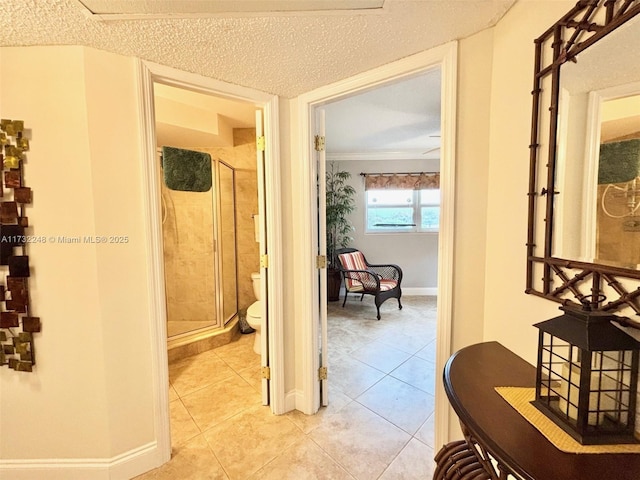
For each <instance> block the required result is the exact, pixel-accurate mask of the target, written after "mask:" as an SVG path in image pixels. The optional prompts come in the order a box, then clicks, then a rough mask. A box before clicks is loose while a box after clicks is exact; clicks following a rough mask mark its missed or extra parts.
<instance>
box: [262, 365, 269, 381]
mask: <svg viewBox="0 0 640 480" xmlns="http://www.w3.org/2000/svg"><path fill="white" fill-rule="evenodd" d="M261 371H262V378H266V379H267V380H271V367H262V369H261Z"/></svg>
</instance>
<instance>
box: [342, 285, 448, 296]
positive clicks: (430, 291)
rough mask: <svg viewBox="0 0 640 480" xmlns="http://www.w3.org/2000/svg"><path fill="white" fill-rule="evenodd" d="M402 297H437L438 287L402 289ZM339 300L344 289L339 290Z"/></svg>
mask: <svg viewBox="0 0 640 480" xmlns="http://www.w3.org/2000/svg"><path fill="white" fill-rule="evenodd" d="M354 295H355V294H354ZM402 295H406V296H407V297H416V296H430V297H435V296H437V295H438V287H408V288H407V287H402ZM340 298H342V299H344V287H341V288H340Z"/></svg>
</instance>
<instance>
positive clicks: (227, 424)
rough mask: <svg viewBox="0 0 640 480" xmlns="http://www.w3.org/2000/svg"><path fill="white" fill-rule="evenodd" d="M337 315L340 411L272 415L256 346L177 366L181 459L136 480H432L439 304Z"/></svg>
mask: <svg viewBox="0 0 640 480" xmlns="http://www.w3.org/2000/svg"><path fill="white" fill-rule="evenodd" d="M402 303H403V306H404V308H403V310H398V308H397V303H396V302H395V301H394V300H388V301H387V302H386V303H385V304H384V305H383V306H382V308H381V314H382V320H380V321H377V320H376V319H375V307H374V305H373V299H372V298H371V297H366V298H365V299H364V300H363V301H362V302H360V301H359V297H356V296H353V297H350V298H349V300H348V301H347V305H346V307H345V308H342V301H340V302H332V303H330V304H329V357H328V360H329V406H328V407H325V408H322V409H321V410H320V411H319V412H318V413H317V414H316V415H304V414H302V413H300V412H298V411H293V412H289V413H288V414H285V415H272V414H271V413H270V411H269V409H268V407H263V406H262V405H261V395H260V359H259V356H258V355H256V354H255V353H254V352H253V350H252V345H253V335H242V336H241V337H240V338H239V339H238V340H237V341H236V342H233V343H230V344H228V345H225V346H222V347H219V348H216V349H214V350H210V351H208V352H205V353H201V354H199V355H196V356H193V357H189V358H187V359H184V360H181V361H179V362H176V363H173V364H171V365H170V366H169V379H170V384H171V385H170V393H169V395H170V409H171V430H172V432H171V434H172V446H173V452H172V458H171V461H169V462H168V463H167V464H165V465H163V466H162V467H160V468H157V469H155V470H152V471H151V472H147V473H145V474H144V475H141V476H138V477H136V480H164V479H171V480H176V479H177V480H200V479H225V480H226V479H230V480H240V479H251V480H270V479H274V480H276V479H277V480H281V479H291V480H306V479H339V480H342V479H345V480H346V479H358V480H373V479H381V480H405V479H406V480H412V479H428V478H431V477H432V472H433V456H434V441H433V437H434V426H433V412H434V389H435V382H436V370H435V339H436V298H435V297H418V296H416V297H404V298H403V299H402Z"/></svg>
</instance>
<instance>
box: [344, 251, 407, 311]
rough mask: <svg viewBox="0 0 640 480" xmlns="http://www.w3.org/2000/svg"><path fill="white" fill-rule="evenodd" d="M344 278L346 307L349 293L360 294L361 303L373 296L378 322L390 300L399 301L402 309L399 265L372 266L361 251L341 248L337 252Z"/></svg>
mask: <svg viewBox="0 0 640 480" xmlns="http://www.w3.org/2000/svg"><path fill="white" fill-rule="evenodd" d="M336 254H337V256H338V263H339V267H340V272H341V273H342V278H344V284H345V294H344V302H342V306H343V307H344V306H345V304H346V303H347V296H348V295H349V293H357V294H360V295H361V296H360V301H362V299H363V298H364V296H365V295H373V297H374V299H375V304H376V309H377V311H378V316H377V318H378V320H380V305H382V304H383V303H384V302H385V301H386V300H388V299H390V298H397V299H398V308H400V309H402V303H401V302H400V297H401V296H402V290H401V288H400V283H401V282H402V269H401V268H400V267H399V266H397V265H391V264H387V265H372V264H370V263H368V262H367V260H366V259H365V257H364V255H363V254H362V252H361V251H359V250H358V249H355V248H340V249H338V250H336Z"/></svg>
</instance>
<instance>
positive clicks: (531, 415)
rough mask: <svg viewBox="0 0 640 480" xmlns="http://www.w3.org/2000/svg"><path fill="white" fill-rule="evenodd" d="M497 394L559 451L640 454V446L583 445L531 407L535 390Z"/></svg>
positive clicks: (503, 390) (505, 390)
mask: <svg viewBox="0 0 640 480" xmlns="http://www.w3.org/2000/svg"><path fill="white" fill-rule="evenodd" d="M495 389H496V392H498V394H499V395H500V396H501V397H502V398H504V399H505V400H506V401H507V403H508V404H509V405H511V406H512V407H513V408H515V409H516V411H517V412H518V413H520V415H522V416H523V417H524V418H526V419H527V421H528V422H529V423H531V424H532V425H533V426H534V427H536V428H537V429H538V430H539V431H540V433H542V434H543V435H544V436H545V437H547V439H548V440H549V441H550V442H551V443H553V444H554V445H555V446H556V447H557V448H558V449H559V450H562V451H563V452H567V453H640V445H636V444H628V445H581V444H580V443H579V442H577V441H576V440H574V439H573V438H571V436H570V435H569V434H568V433H566V432H565V431H564V430H562V429H561V428H560V427H559V426H558V425H556V424H555V423H554V422H553V421H552V420H550V419H549V418H548V417H547V416H546V415H545V414H544V413H542V412H541V411H540V410H538V409H537V408H536V407H534V406H533V405H531V401H532V400H535V397H536V390H535V388H522V387H495Z"/></svg>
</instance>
